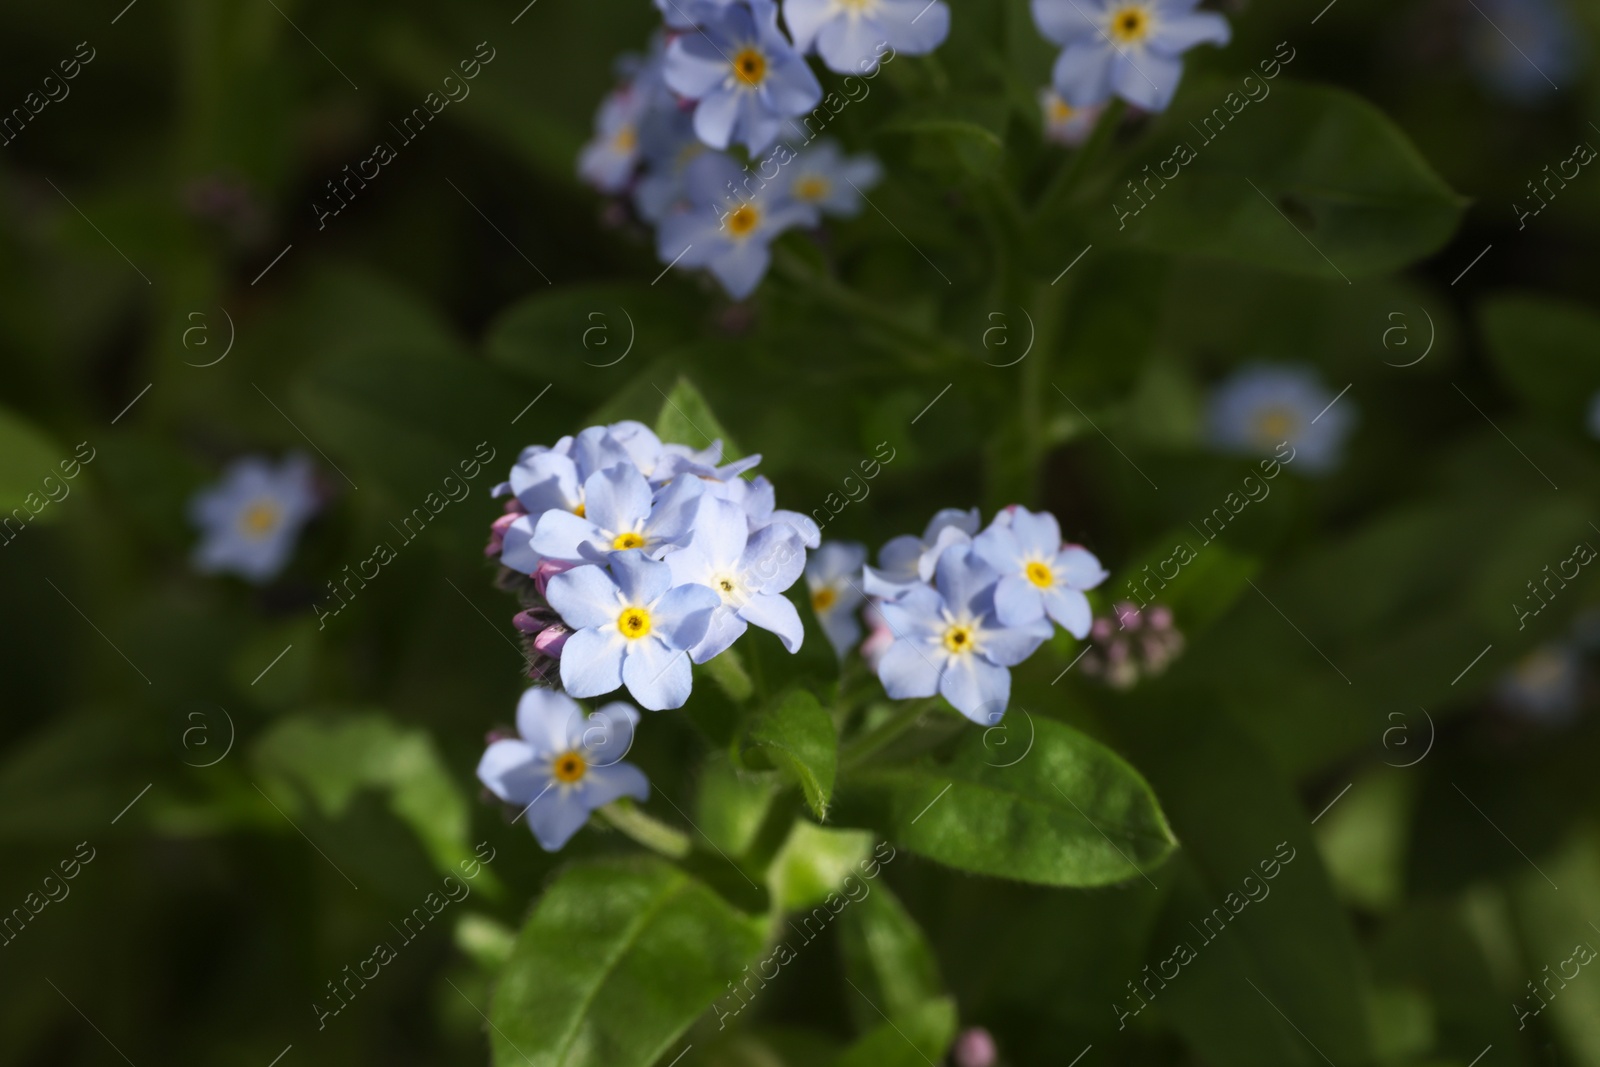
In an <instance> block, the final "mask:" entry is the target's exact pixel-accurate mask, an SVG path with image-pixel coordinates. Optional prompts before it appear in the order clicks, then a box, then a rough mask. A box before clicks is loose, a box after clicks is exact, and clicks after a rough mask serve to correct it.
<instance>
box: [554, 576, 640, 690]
mask: <svg viewBox="0 0 1600 1067" xmlns="http://www.w3.org/2000/svg"><path fill="white" fill-rule="evenodd" d="M618 593H619V591H618V589H617V583H616V582H614V581H612V580H611V576H610V575H609V574H607V573H606V572H605V571H604V570H603V569H602V568H600V567H597V566H595V565H594V564H592V563H588V564H584V565H583V566H581V567H574V568H572V569H571V570H570V571H563V572H561V573H560V574H557V575H555V576H554V577H552V578H551V579H550V584H549V585H548V586H547V587H546V589H545V596H546V599H548V600H549V601H550V606H551V607H553V608H555V609H556V611H557V612H559V613H560V615H561V621H562V622H564V623H566V624H567V625H568V626H570V627H572V628H573V629H574V630H582V629H585V628H587V627H592V626H604V625H606V624H607V623H612V622H616V620H617V613H618V612H619V611H620V610H621V607H622V605H621V602H620V600H619V596H618ZM613 688H615V687H613ZM602 692H603V690H602Z"/></svg>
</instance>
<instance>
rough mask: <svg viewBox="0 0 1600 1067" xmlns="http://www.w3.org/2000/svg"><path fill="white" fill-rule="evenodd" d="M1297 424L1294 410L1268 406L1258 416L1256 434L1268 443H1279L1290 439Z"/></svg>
mask: <svg viewBox="0 0 1600 1067" xmlns="http://www.w3.org/2000/svg"><path fill="white" fill-rule="evenodd" d="M1295 424H1296V420H1295V417H1294V414H1293V413H1292V412H1290V411H1288V410H1286V409H1284V408H1268V409H1267V410H1265V411H1263V412H1262V413H1261V414H1259V415H1257V416H1256V436H1258V437H1259V438H1260V439H1261V440H1262V441H1263V442H1265V443H1267V444H1277V443H1278V442H1280V441H1286V440H1288V439H1289V434H1290V433H1291V432H1292V431H1293V430H1294V428H1295Z"/></svg>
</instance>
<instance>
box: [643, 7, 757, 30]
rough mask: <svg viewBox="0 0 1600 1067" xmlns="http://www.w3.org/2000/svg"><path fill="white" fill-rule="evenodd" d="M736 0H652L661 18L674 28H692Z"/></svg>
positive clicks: (714, 16)
mask: <svg viewBox="0 0 1600 1067" xmlns="http://www.w3.org/2000/svg"><path fill="white" fill-rule="evenodd" d="M736 2H737V0H654V3H655V5H656V10H657V11H659V12H661V20H662V21H663V22H665V23H666V24H667V26H668V27H669V28H671V29H674V30H692V29H694V28H695V27H696V26H698V25H700V24H701V23H702V22H705V21H707V20H709V19H714V18H716V17H717V16H718V15H719V14H720V13H721V12H722V9H723V8H725V7H727V6H728V5H729V4H732V3H736Z"/></svg>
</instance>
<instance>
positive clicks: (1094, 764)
mask: <svg viewBox="0 0 1600 1067" xmlns="http://www.w3.org/2000/svg"><path fill="white" fill-rule="evenodd" d="M1019 710H1020V709H1019ZM1017 713H1018V712H1017V711H1014V712H1013V713H1012V714H1014V715H1015V714H1017ZM1028 721H1029V723H1030V725H1031V727H1032V729H1033V731H1034V739H1033V745H1032V747H1031V748H1029V749H1028V750H1027V752H1026V755H1024V756H1022V757H1021V758H1020V759H1014V761H1013V762H1010V763H1009V764H1008V765H1003V766H1002V765H999V763H1000V761H996V760H995V757H994V752H993V750H992V749H991V748H989V747H988V746H986V745H985V744H984V736H983V735H984V731H981V730H978V729H976V728H973V729H970V730H968V731H966V736H965V737H963V738H962V739H961V740H960V741H959V742H958V744H957V747H956V751H955V754H954V756H953V757H952V758H951V759H950V760H949V762H947V763H944V764H936V763H932V762H923V763H920V764H915V765H912V766H906V767H895V768H889V769H883V770H870V771H865V772H862V773H859V774H857V775H856V776H854V778H853V779H852V780H851V782H850V789H851V794H850V796H849V799H848V803H849V811H848V812H847V813H846V814H844V815H843V817H844V818H845V819H846V820H848V821H854V820H855V819H857V818H858V817H860V818H865V819H866V820H867V822H868V825H872V826H876V827H878V828H879V829H880V830H881V832H883V833H884V834H885V835H887V836H889V837H890V838H891V839H892V840H894V841H895V842H896V843H898V844H903V845H905V846H906V847H907V848H909V849H911V850H912V851H913V852H917V853H920V854H921V855H924V856H927V857H928V858H929V859H934V860H938V861H939V862H940V863H945V864H949V865H950V866H952V867H959V868H961V869H962V870H967V871H975V872H978V873H980V874H991V875H995V876H998V877H1001V878H1015V879H1018V880H1019V881H1024V882H1037V883H1039V884H1042V885H1058V886H1094V885H1109V884H1112V883H1116V882H1125V881H1127V880H1128V879H1130V878H1138V877H1140V874H1141V872H1149V871H1150V870H1152V869H1154V868H1156V867H1158V866H1160V864H1161V863H1162V861H1163V860H1165V859H1166V857H1167V855H1168V854H1169V853H1170V852H1171V851H1172V848H1173V845H1174V844H1175V843H1176V841H1175V839H1174V838H1173V836H1172V831H1171V829H1169V828H1168V826H1167V820H1166V817H1165V816H1164V815H1163V814H1162V812H1161V807H1160V805H1159V804H1157V802H1156V797H1155V794H1154V793H1153V792H1152V791H1151V789H1150V786H1149V785H1148V784H1146V782H1145V780H1144V779H1143V778H1142V777H1140V775H1139V772H1138V771H1136V770H1134V769H1133V768H1132V767H1131V766H1129V765H1128V764H1127V763H1126V762H1125V761H1124V760H1123V759H1122V758H1121V757H1120V756H1118V755H1117V754H1116V753H1114V752H1112V751H1111V750H1110V749H1108V748H1106V747H1105V746H1104V745H1102V744H1100V743H1099V742H1098V741H1095V740H1093V739H1092V738H1089V737H1087V736H1085V735H1083V734H1081V733H1079V732H1078V731H1076V730H1074V729H1072V728H1071V727H1069V726H1064V725H1062V724H1061V723H1058V722H1055V721H1053V720H1051V719H1046V718H1044V717H1043V716H1030V717H1029V720H1028ZM1005 758H1006V760H1013V757H1012V756H1011V746H1010V745H1009V744H1008V745H1007V749H1006V756H1005ZM844 802H845V801H844V799H843V798H842V800H841V803H844ZM858 804H859V805H860V806H859V808H858V807H857V805H858Z"/></svg>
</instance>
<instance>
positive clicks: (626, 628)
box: [617, 608, 650, 640]
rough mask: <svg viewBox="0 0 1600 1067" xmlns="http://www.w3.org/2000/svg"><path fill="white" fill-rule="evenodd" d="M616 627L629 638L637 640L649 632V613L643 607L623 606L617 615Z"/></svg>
mask: <svg viewBox="0 0 1600 1067" xmlns="http://www.w3.org/2000/svg"><path fill="white" fill-rule="evenodd" d="M617 629H618V630H621V631H622V636H623V637H626V638H628V639H629V640H637V639H639V638H641V637H643V636H645V635H646V634H648V633H649V632H650V613H649V612H648V611H646V610H644V609H643V608H624V609H622V614H621V615H618V616H617Z"/></svg>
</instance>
